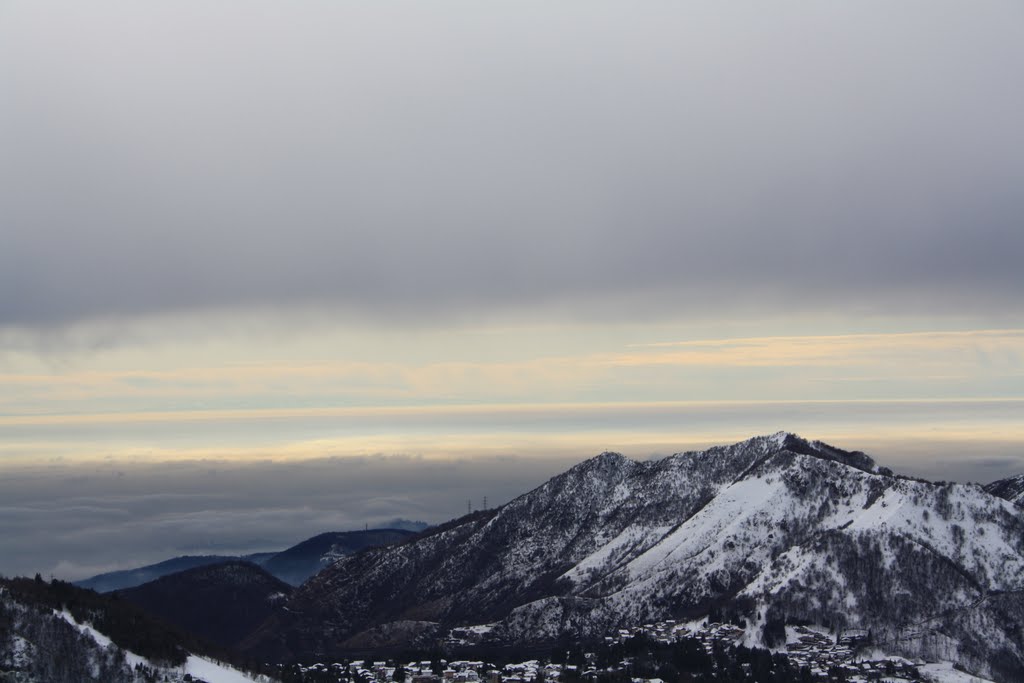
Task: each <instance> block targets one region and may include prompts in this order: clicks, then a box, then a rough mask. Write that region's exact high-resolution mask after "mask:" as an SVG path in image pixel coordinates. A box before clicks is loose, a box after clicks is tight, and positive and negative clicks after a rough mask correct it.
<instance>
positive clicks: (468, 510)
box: [466, 500, 473, 515]
mask: <svg viewBox="0 0 1024 683" xmlns="http://www.w3.org/2000/svg"><path fill="white" fill-rule="evenodd" d="M472 504H473V501H471V500H467V501H466V514H467V515H468V514H469V513H471V512H472V511H473V510H472V508H471V507H470V506H471V505H472Z"/></svg>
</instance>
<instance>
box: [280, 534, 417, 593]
mask: <svg viewBox="0 0 1024 683" xmlns="http://www.w3.org/2000/svg"><path fill="white" fill-rule="evenodd" d="M415 535H416V534H415V532H413V531H406V530H404V529H370V530H368V531H329V532H327V533H325V534H319V535H317V536H314V537H312V538H309V539H306V540H305V541H303V542H302V543H299V544H298V545H294V546H292V547H291V548H288V549H287V550H284V551H282V552H280V553H278V554H277V555H274V556H273V557H271V558H270V559H268V560H267V561H266V562H264V563H263V567H264V569H266V570H267V571H268V572H270V573H271V574H273V575H274V576H276V577H277V578H279V579H281V580H282V581H286V582H288V583H290V584H292V585H293V586H298V585H300V584H301V583H302V582H304V581H305V580H306V579H308V578H309V577H311V576H313V575H315V574H317V573H318V572H319V571H320V570H321V569H323V568H324V567H327V566H329V565H330V564H332V563H334V562H336V561H337V560H339V559H341V558H342V557H345V556H347V555H352V554H353V553H357V552H359V551H360V550H364V549H366V548H372V547H376V546H381V545H390V544H392V543H399V542H401V541H404V540H406V539H408V538H411V537H412V536H415Z"/></svg>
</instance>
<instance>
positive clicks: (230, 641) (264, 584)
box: [115, 560, 292, 648]
mask: <svg viewBox="0 0 1024 683" xmlns="http://www.w3.org/2000/svg"><path fill="white" fill-rule="evenodd" d="M291 590H292V587H291V586H289V585H288V584H286V583H284V582H282V581H280V580H278V579H277V578H275V577H273V576H271V575H270V574H269V573H268V572H266V571H265V570H264V569H262V568H260V567H258V566H256V565H254V564H250V563H248V562H241V561H237V560H236V561H232V562H225V563H222V564H216V565H207V566H202V567H195V568H193V569H189V570H187V571H183V572H178V573H177V574H170V575H168V576H163V577H161V578H159V579H157V580H156V581H151V582H149V583H145V584H143V585H141V586H136V587H134V588H128V589H125V590H122V591H118V592H117V593H116V594H115V595H116V596H117V597H118V598H120V599H123V600H124V601H126V602H130V603H132V604H133V605H136V606H138V607H139V608H140V609H143V610H145V611H146V612H147V613H148V614H151V615H153V616H156V617H159V618H160V619H162V620H164V621H166V622H167V623H169V624H173V625H174V626H177V627H178V628H180V629H182V630H185V631H187V632H189V633H193V634H195V635H197V636H199V637H200V638H203V639H204V640H206V641H209V642H211V643H215V644H217V645H220V646H221V647H225V648H233V647H234V646H235V645H236V644H237V642H238V640H239V639H240V638H242V637H243V636H244V635H246V634H248V633H249V632H251V631H252V630H253V629H254V628H255V627H256V626H257V625H259V624H260V623H261V622H263V621H264V620H265V619H267V617H269V616H270V614H271V613H272V612H273V610H274V607H275V605H276V604H278V603H280V602H282V601H283V600H284V599H285V597H286V596H287V595H288V594H289V593H290V592H291Z"/></svg>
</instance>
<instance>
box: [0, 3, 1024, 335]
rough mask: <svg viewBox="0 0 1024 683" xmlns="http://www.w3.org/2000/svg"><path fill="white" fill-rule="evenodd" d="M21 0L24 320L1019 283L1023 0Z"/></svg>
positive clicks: (673, 303) (799, 297)
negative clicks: (160, 0)
mask: <svg viewBox="0 0 1024 683" xmlns="http://www.w3.org/2000/svg"><path fill="white" fill-rule="evenodd" d="M0 12H2V19H3V20H2V21H0V89H2V91H3V92H4V93H5V97H4V99H5V105H4V107H3V108H2V111H0V147H2V148H3V149H4V154H3V157H2V159H0V206H2V207H3V209H2V213H0V225H2V226H3V227H2V231H3V248H2V249H0V325H5V324H6V325H29V326H33V325H52V324H60V323H64V322H68V321H72V320H80V319H86V318H94V317H103V316H110V315H135V314H141V313H161V312H169V311H179V310H189V309H195V308H205V307H245V306H267V305H270V306H281V305H295V304H305V305H312V306H317V305H325V306H331V307H340V308H341V309H344V310H349V311H355V312H358V313H361V314H365V315H376V316H380V317H383V318H390V319H394V318H396V317H413V318H415V317H421V318H427V317H432V316H436V315H457V314H474V313H478V312H480V311H492V310H494V309H496V308H497V309H519V308H524V307H534V306H538V305H545V306H555V307H559V306H568V307H571V308H573V309H574V310H576V311H577V312H580V313H581V314H587V313H593V314H604V313H607V312H608V311H609V310H613V311H617V312H618V314H620V315H621V314H622V311H623V310H627V309H628V311H629V312H630V314H632V315H666V314H669V313H670V314H673V315H676V314H680V313H684V312H691V313H692V312H700V311H701V310H717V309H720V308H721V307H723V306H724V307H730V308H733V309H738V308H743V307H757V306H768V307H770V308H771V309H772V310H793V309H805V310H807V309H812V310H813V309H820V308H822V307H826V306H835V305H856V306H858V307H859V308H858V310H875V311H890V312H891V311H905V310H913V311H916V312H922V311H925V312H927V311H931V312H938V313H942V312H950V311H954V312H956V311H964V310H967V311H971V312H985V311H999V310H1005V309H1006V308H1008V307H1009V308H1011V309H1013V310H1015V311H1018V310H1019V302H1020V300H1021V298H1020V295H1021V293H1022V292H1024V274H1022V273H1024V270H1022V269H1021V268H1020V265H1019V262H1018V261H1019V258H1018V257H1019V254H1021V253H1024V231H1022V230H1020V225H1021V223H1022V218H1024V196H1022V194H1021V193H1020V191H1019V189H1020V185H1021V181H1022V180H1024V130H1022V129H1021V127H1020V126H1019V121H1020V120H1024V91H1022V89H1021V88H1019V87H1018V83H1017V79H1018V75H1019V73H1020V72H1021V70H1022V68H1024V21H1022V19H1024V16H1022V12H1024V10H1022V9H1021V7H1020V5H1019V3H1013V2H992V3H986V4H984V5H983V6H977V5H971V6H967V5H965V4H963V3H955V2H942V3H938V4H936V3H934V2H928V3H924V2H920V3H917V2H911V3H901V4H900V5H899V6H893V5H892V4H891V3H885V4H883V3H880V2H868V3H856V4H855V5H849V4H847V5H843V4H837V3H830V4H824V5H820V6H817V7H814V8H808V7H806V6H804V5H799V6H798V5H796V4H793V5H791V6H781V7H780V6H778V5H775V6H772V7H770V8H769V7H760V6H756V5H753V4H751V5H744V6H742V7H740V6H736V7H731V8H723V7H721V5H720V4H718V3H685V4H673V3H649V4H644V5H642V6H641V7H637V6H636V5H635V4H634V3H598V4H596V5H595V4H594V3H583V2H578V3H576V2H571V3H562V4H560V5H559V6H558V7H552V6H550V5H548V4H544V3H533V2H523V3H508V4H504V5H493V4H492V5H489V6H488V7H486V8H483V7H479V6H475V5H473V4H471V3H458V2H440V3H431V4H430V5H428V6H421V7H415V6H402V7H400V8H399V7H397V6H386V5H379V4H376V3H331V4H312V3H310V4H307V5H305V6H304V7H303V8H302V9H301V10H299V9H296V8H284V7H283V6H280V5H274V4H271V3H259V4H256V5H253V4H252V3H246V4H245V5H244V6H243V5H241V4H238V3H229V2H218V3H214V4H211V3H205V4H203V5H201V6H200V5H182V4H181V3H166V4H164V5H162V6H155V5H152V4H147V5H145V6H141V5H131V4H122V3H109V2H108V3H90V4H89V5H88V7H83V6H77V5H74V4H67V5H59V6H57V5H54V4H50V3H45V4H44V3H25V4H22V5H12V4H7V5H5V7H4V8H3V9H2V10H0ZM642 302H646V303H642ZM627 304H628V306H627Z"/></svg>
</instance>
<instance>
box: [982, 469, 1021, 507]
mask: <svg viewBox="0 0 1024 683" xmlns="http://www.w3.org/2000/svg"><path fill="white" fill-rule="evenodd" d="M985 490H986V491H988V492H989V493H991V494H992V495H993V496H999V497H1000V498H1003V499H1005V500H1008V501H1010V502H1011V503H1014V504H1016V505H1020V506H1022V507H1024V474H1018V475H1017V476H1015V477H1008V478H1006V479H1000V480H998V481H994V482H992V483H991V484H986V485H985Z"/></svg>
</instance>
